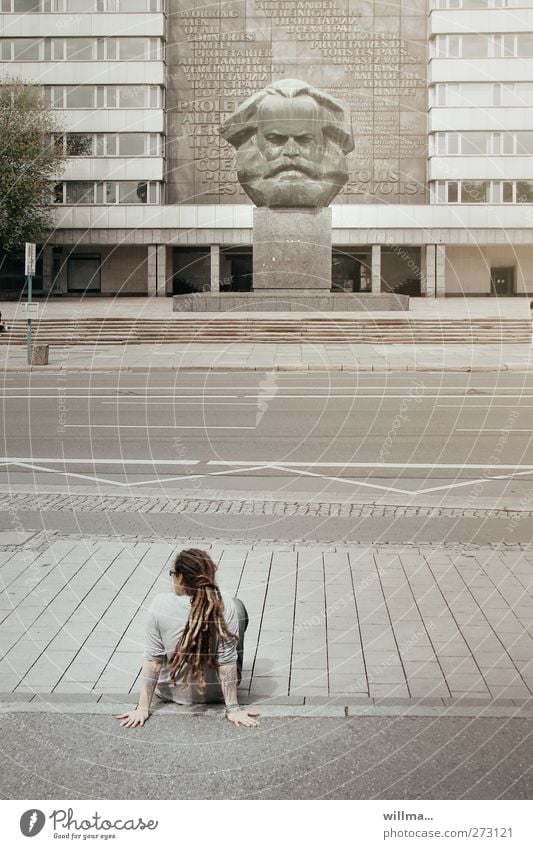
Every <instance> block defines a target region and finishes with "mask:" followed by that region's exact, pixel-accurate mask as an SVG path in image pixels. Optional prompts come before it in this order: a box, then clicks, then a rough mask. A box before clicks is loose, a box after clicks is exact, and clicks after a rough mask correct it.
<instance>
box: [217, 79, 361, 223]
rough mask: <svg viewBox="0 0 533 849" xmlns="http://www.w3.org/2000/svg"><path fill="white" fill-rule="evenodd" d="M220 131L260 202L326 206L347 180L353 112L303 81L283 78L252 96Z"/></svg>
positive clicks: (246, 185)
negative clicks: (350, 113) (235, 151)
mask: <svg viewBox="0 0 533 849" xmlns="http://www.w3.org/2000/svg"><path fill="white" fill-rule="evenodd" d="M220 134H221V135H222V137H223V138H225V139H226V141H229V142H230V143H231V144H232V145H233V146H234V147H235V148H236V149H237V154H236V165H237V176H238V179H239V183H240V184H241V186H242V187H243V189H244V191H245V192H246V194H247V195H248V197H249V198H251V199H252V200H253V202H254V203H255V204H256V205H257V206H267V207H270V208H272V209H276V208H287V209H298V208H300V209H301V208H310V209H313V208H316V207H322V206H328V205H329V204H330V203H331V201H332V200H333V198H334V197H335V196H336V195H337V194H338V193H339V191H340V190H341V189H342V187H343V186H344V184H345V183H346V181H347V179H348V168H347V165H346V154H348V153H350V152H351V151H352V150H353V147H354V143H353V135H352V128H351V121H350V117H349V112H348V110H347V108H346V107H345V106H344V105H343V104H342V103H340V102H339V101H338V100H335V99H334V98H333V97H330V95H329V94H326V93H325V92H323V91H319V90H318V89H316V88H314V87H313V86H311V85H309V84H308V83H304V82H302V81H301V80H279V81H278V82H275V83H272V85H269V86H266V88H264V89H263V90H262V91H260V92H258V93H257V94H254V95H252V97H249V98H248V99H247V100H245V101H244V103H242V104H241V106H240V107H239V108H238V109H237V110H236V111H235V112H234V113H233V115H231V116H230V117H229V118H228V119H227V121H226V122H225V123H224V124H223V125H222V127H221V128H220Z"/></svg>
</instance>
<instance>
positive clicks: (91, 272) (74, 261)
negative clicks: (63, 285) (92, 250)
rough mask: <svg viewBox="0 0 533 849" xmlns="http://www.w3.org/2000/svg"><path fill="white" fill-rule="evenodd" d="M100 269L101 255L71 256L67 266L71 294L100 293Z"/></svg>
mask: <svg viewBox="0 0 533 849" xmlns="http://www.w3.org/2000/svg"><path fill="white" fill-rule="evenodd" d="M100 268H101V261H100V255H99V254H93V255H91V256H89V255H86V256H81V255H79V256H70V257H69V259H68V265H67V280H68V290H69V292H99V291H100V288H101V287H100Z"/></svg>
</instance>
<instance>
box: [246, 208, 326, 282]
mask: <svg viewBox="0 0 533 849" xmlns="http://www.w3.org/2000/svg"><path fill="white" fill-rule="evenodd" d="M253 214H254V229H253V271H254V291H255V292H259V291H261V290H263V289H270V290H273V289H275V290H276V291H280V290H286V289H289V290H294V289H312V290H313V291H317V290H318V291H320V290H326V292H329V291H330V289H331V209H329V208H327V207H322V208H319V209H266V208H263V207H261V208H260V209H254V213H253Z"/></svg>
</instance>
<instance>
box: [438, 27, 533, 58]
mask: <svg viewBox="0 0 533 849" xmlns="http://www.w3.org/2000/svg"><path fill="white" fill-rule="evenodd" d="M434 56H435V57H436V58H438V59H487V58H489V59H493V58H500V57H502V56H515V57H520V56H523V57H527V56H533V33H531V32H520V33H504V34H501V33H490V34H487V35H485V34H481V33H469V34H468V35H438V36H437V37H436V39H435V44H434Z"/></svg>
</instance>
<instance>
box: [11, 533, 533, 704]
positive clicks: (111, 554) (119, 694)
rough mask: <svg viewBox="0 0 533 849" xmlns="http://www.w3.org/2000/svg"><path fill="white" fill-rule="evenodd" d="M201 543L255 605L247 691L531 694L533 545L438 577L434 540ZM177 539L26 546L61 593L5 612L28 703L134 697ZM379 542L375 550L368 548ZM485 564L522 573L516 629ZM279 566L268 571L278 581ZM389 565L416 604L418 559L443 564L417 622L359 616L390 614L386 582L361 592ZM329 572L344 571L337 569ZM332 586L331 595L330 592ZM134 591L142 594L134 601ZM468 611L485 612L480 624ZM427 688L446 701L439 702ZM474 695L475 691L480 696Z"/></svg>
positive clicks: (486, 552) (261, 694)
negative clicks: (102, 603)
mask: <svg viewBox="0 0 533 849" xmlns="http://www.w3.org/2000/svg"><path fill="white" fill-rule="evenodd" d="M28 542H31V540H28ZM193 542H194V543H196V544H200V545H201V546H202V547H204V548H207V549H209V550H211V551H212V552H213V555H214V556H215V557H216V558H217V559H218V560H219V564H220V565H219V575H220V580H221V583H222V584H224V580H225V579H226V578H227V580H231V581H232V582H233V585H234V586H235V587H237V586H238V594H239V596H240V597H241V598H242V599H243V600H244V602H245V603H246V604H247V606H248V608H249V612H250V631H249V633H248V638H247V640H246V656H245V672H246V675H245V679H244V681H243V684H245V685H246V689H243V690H242V694H243V697H244V698H246V699H247V700H252V701H253V699H260V700H262V701H264V700H272V699H274V700H276V701H279V702H282V703H283V704H287V703H288V701H290V700H293V699H296V700H297V701H298V703H301V700H302V699H305V700H307V699H315V700H318V701H317V704H318V703H319V701H320V699H328V700H329V699H334V700H336V701H338V700H340V701H341V702H343V703H344V704H349V703H350V700H353V699H356V700H357V699H368V698H376V699H378V698H379V699H392V700H393V701H394V702H395V703H397V704H401V702H399V700H400V699H411V700H413V703H418V702H419V701H420V700H421V699H422V700H424V704H426V705H427V707H430V706H432V707H438V706H439V704H440V702H439V701H438V700H440V699H451V698H454V699H455V700H456V701H457V700H459V701H461V703H463V704H464V701H463V699H464V698H467V697H470V698H474V699H478V701H480V702H481V703H483V704H485V701H486V700H488V701H489V702H490V701H493V700H495V699H502V698H505V699H507V700H508V701H510V700H517V702H518V703H519V705H523V704H524V702H525V700H531V699H532V698H533V667H532V666H531V644H532V641H531V637H530V635H529V632H528V627H530V622H531V612H533V598H532V588H531V586H530V584H529V583H528V585H527V586H528V587H529V588H527V589H526V587H525V586H524V585H523V583H520V576H523V575H524V574H525V575H527V574H528V570H529V569H530V567H531V564H530V563H529V561H526V560H525V559H524V555H525V552H520V551H516V550H510V551H509V552H506V551H502V550H500V551H498V552H497V558H496V559H495V552H494V550H493V549H492V548H491V547H490V546H486V547H485V548H484V547H479V548H478V549H477V550H476V555H475V559H472V558H471V557H455V556H453V553H454V549H450V552H449V554H448V555H447V554H445V553H441V554H440V555H439V556H440V557H441V558H447V559H446V560H445V565H446V569H444V570H443V571H442V577H440V574H441V573H440V572H439V570H438V569H436V568H435V565H436V562H437V561H438V558H437V561H436V555H435V552H434V550H433V549H432V548H431V547H430V546H424V545H420V546H417V547H416V553H410V554H408V555H407V554H405V553H403V554H402V556H400V557H399V556H398V551H401V549H398V547H396V546H395V547H392V546H391V547H390V549H389V548H388V547H387V546H385V545H384V546H379V547H375V549H372V548H369V547H368V546H366V547H363V546H358V545H351V546H350V545H342V544H338V545H336V546H335V550H332V547H331V546H330V545H326V544H324V545H323V546H320V545H317V544H313V545H312V546H309V547H306V546H305V545H303V544H301V543H300V544H298V545H293V546H291V545H290V544H284V546H283V551H281V550H280V549H278V548H277V547H276V544H275V543H265V542H262V541H261V540H257V541H256V545H255V547H254V546H251V545H250V546H248V545H239V546H236V545H235V543H234V542H231V541H228V542H227V543H225V542H224V541H223V540H217V543H216V546H215V545H213V544H212V543H210V542H209V541H205V540H204V541H201V540H200V541H198V540H195V541H192V540H191V541H185V545H190V544H192V543H193ZM88 546H89V547H88ZM157 546H159V547H157ZM171 548H172V547H171V546H169V545H168V543H161V542H158V543H155V542H153V541H151V540H150V539H144V538H138V539H136V540H135V541H132V540H130V539H128V538H124V539H122V540H121V539H117V538H116V537H114V538H109V539H106V538H105V537H102V536H99V537H88V538H83V539H81V538H80V537H79V536H75V535H72V536H69V535H63V536H60V537H59V538H58V537H54V536H52V537H51V538H50V539H49V541H48V542H44V543H43V545H42V547H41V549H40V550H36V549H31V548H30V547H28V548H24V544H22V545H21V546H20V550H21V551H22V550H24V551H25V553H26V554H27V555H28V556H29V560H28V564H29V566H30V567H31V566H32V564H35V563H37V562H38V561H40V562H47V563H48V564H49V568H48V567H47V570H46V572H44V571H43V576H44V577H43V582H45V581H48V582H49V587H50V592H49V593H48V594H47V595H46V602H45V603H44V605H43V606H41V607H38V608H36V609H35V611H34V613H35V615H34V616H33V615H32V616H30V617H28V616H27V612H28V610H32V609H33V608H27V607H24V606H23V604H24V601H25V599H27V598H28V597H29V598H30V600H31V598H32V596H34V595H35V597H36V599H37V596H38V587H33V588H28V590H27V595H26V596H25V598H22V597H20V598H19V599H18V602H17V601H14V602H13V609H12V611H11V612H10V614H9V616H8V617H7V618H6V619H5V620H4V622H0V691H3V692H5V693H6V694H8V695H13V697H14V698H15V699H17V700H18V699H21V700H22V702H21V703H22V704H25V703H26V701H27V698H28V695H29V696H34V695H35V696H36V698H37V699H38V700H39V701H44V702H47V701H48V702H49V703H54V704H55V703H56V702H57V703H65V702H66V703H70V702H71V701H72V702H73V703H75V702H76V699H79V698H83V697H84V696H87V697H88V698H89V697H90V698H91V699H95V698H96V697H98V698H100V697H105V698H106V699H108V700H112V701H115V702H116V701H121V700H124V701H126V702H129V703H132V702H134V701H135V699H136V695H135V694H136V688H137V686H138V684H137V677H138V672H139V669H140V666H141V663H142V650H141V647H142V645H143V633H144V620H145V617H146V614H147V610H148V606H149V603H150V600H151V598H152V596H153V595H154V594H155V593H156V592H160V591H161V590H162V589H164V588H165V587H166V588H167V589H168V590H169V591H170V587H169V586H167V585H168V579H167V577H166V574H165V572H166V560H167V557H168V554H169V552H170V551H171ZM88 551H92V552H93V553H96V554H97V555H98V558H99V564H100V569H98V570H95V568H94V560H93V561H91V558H90V556H88ZM369 552H370V553H371V554H374V555H376V556H368V555H369ZM7 553H8V547H7V546H4V548H3V549H2V547H1V546H0V555H1V554H6V555H7ZM159 555H161V558H160V560H159ZM406 558H408V560H407V559H406ZM2 563H3V565H2ZM9 563H10V559H9V558H7V557H6V558H4V559H3V558H1V557H0V580H2V578H3V575H4V570H6V569H8V567H9ZM235 564H237V571H236V570H235ZM490 564H492V565H491V566H490V568H489V565H490ZM525 564H526V567H527V568H525ZM71 565H72V566H73V567H74V568H73V569H72V570H71V569H70V568H69V567H70V566H71ZM310 565H312V566H313V569H314V570H315V574H316V575H317V576H318V577H319V580H315V581H309V587H308V588H307V589H306V588H305V584H304V583H302V584H300V585H299V584H298V582H297V580H296V576H297V573H298V570H300V572H301V573H302V574H305V572H306V569H307V568H308V567H309V566H310ZM473 566H474V572H476V571H477V572H478V573H479V575H480V576H482V577H483V581H484V585H485V586H486V588H487V589H488V590H489V591H490V592H496V591H497V590H498V589H499V590H501V589H502V581H503V580H504V579H505V580H506V581H507V582H509V581H511V582H518V583H520V587H521V596H520V597H521V606H522V608H523V612H524V622H523V624H522V622H520V621H519V620H516V622H514V623H513V626H514V627H513V632H512V633H508V632H507V631H506V630H505V622H506V619H507V614H511V613H512V609H513V604H514V599H515V595H514V594H513V593H508V595H507V600H506V599H505V598H504V599H503V603H504V604H506V605H507V608H502V615H501V616H497V617H491V616H489V615H487V610H486V609H485V607H484V602H483V598H480V599H476V597H475V594H474V593H472V592H471V589H472V587H471V584H470V581H471V576H472V571H473ZM269 570H272V571H271V581H270V583H269V582H268V580H266V579H267V578H268V574H269ZM276 570H281V571H280V572H279V574H283V592H281V593H280V583H279V581H278V580H274V581H272V575H274V574H275V573H276ZM346 570H348V571H350V572H352V571H353V574H354V578H355V576H356V579H354V583H353V585H352V583H351V581H350V583H349V590H348V589H347V587H348V584H347V585H346V587H345V586H344V584H342V594H343V597H345V596H346V593H347V592H349V597H348V603H347V604H346V605H342V606H338V607H337V608H336V607H335V605H334V603H332V600H334V599H335V591H336V588H337V590H338V587H339V586H340V584H337V583H336V582H341V583H342V581H343V580H344V577H343V576H344V575H345V574H347V571H346ZM389 570H390V574H392V573H393V572H394V575H395V579H394V599H395V601H400V602H402V603H403V602H405V603H410V599H411V598H412V595H411V593H412V589H413V581H412V574H413V571H414V572H417V571H418V570H420V574H424V575H426V574H427V575H432V578H431V580H432V581H433V584H432V587H431V588H432V589H434V590H435V591H436V592H435V601H434V602H432V604H431V605H430V606H429V607H427V608H421V610H420V613H419V614H418V616H419V619H418V620H417V621H413V622H410V623H406V622H398V623H396V624H395V622H394V619H393V620H392V625H391V623H390V620H389V619H388V618H387V621H386V622H373V623H371V624H368V623H365V622H364V621H360V620H359V618H358V617H360V616H361V617H363V618H364V616H365V615H368V613H369V612H370V613H371V609H372V603H375V604H376V606H377V607H378V609H379V610H381V611H383V610H385V611H386V612H389V611H388V606H389V604H391V603H392V598H393V596H389V595H388V593H387V591H386V588H385V594H384V595H383V594H376V595H374V596H371V595H370V596H369V595H368V594H367V595H366V599H367V606H366V608H365V609H364V610H361V606H360V603H359V602H360V599H359V598H358V594H361V595H362V597H365V590H364V588H365V587H368V586H370V587H374V586H379V582H377V583H376V578H377V577H378V573H381V577H382V578H383V573H384V572H385V573H388V572H389ZM125 576H129V581H125V580H124V578H125ZM327 576H333V578H334V580H331V581H329V580H325V578H327ZM76 580H78V581H79V587H80V593H82V595H81V596H80V598H81V606H78V607H76V606H75V607H74V608H73V607H72V606H69V605H68V604H63V603H60V602H61V598H62V596H64V597H65V598H66V597H67V595H66V594H67V592H75V591H76V590H75V587H76V584H75V581H76ZM522 580H523V579H522ZM261 581H263V582H262V583H261ZM67 584H68V586H67ZM451 584H453V586H454V587H457V588H458V590H460V592H461V594H463V593H465V594H470V601H469V610H470V611H471V613H470V617H469V618H468V617H467V619H466V621H465V623H464V624H460V623H459V624H458V623H456V622H455V620H454V618H453V616H451V613H450V607H449V603H450V596H449V594H448V593H447V588H448V589H449V587H450V586H451ZM508 585H509V586H511V584H508ZM302 586H303V587H304V589H303V590H302ZM311 586H312V590H311V589H310V587H311ZM358 587H360V589H358ZM354 588H355V589H354ZM5 591H6V590H4V592H5ZM425 591H427V590H425ZM328 592H332V593H333V595H332V596H330V597H328ZM101 594H103V596H105V600H106V606H107V605H109V604H110V605H111V608H110V610H111V611H112V612H113V616H112V617H111V618H110V619H109V621H108V623H107V624H106V621H105V619H104V620H103V621H99V618H98V617H99V611H100V609H101V608H99V607H98V606H96V607H95V606H94V604H95V600H96V599H97V598H98V597H99V595H101ZM310 594H312V596H313V603H312V604H310V605H309V610H308V611H306V612H305V613H302V618H301V620H300V625H301V622H308V625H306V628H305V629H304V628H302V627H300V629H298V625H299V621H298V619H296V620H294V618H293V617H292V616H287V615H286V611H287V610H291V609H292V610H296V609H299V601H303V602H304V603H303V604H302V605H300V607H301V609H302V610H303V608H305V607H307V605H306V603H305V599H306V598H309V597H310ZM1 595H2V594H1V593H0V598H1ZM133 596H135V597H136V598H137V600H136V601H135V603H134V606H133V608H132V597H133ZM315 596H316V599H315ZM447 598H448V600H447ZM373 600H374V601H373ZM86 608H87V609H86ZM318 610H319V611H321V614H322V615H319V614H318V613H317V612H316V611H318ZM325 610H327V616H326V617H324V616H323V614H324V611H325ZM348 610H349V611H350V613H349V614H348V613H347V611H348ZM121 611H124V613H121ZM528 612H529V614H530V615H529V618H528V616H527V614H528ZM84 614H91V615H90V616H88V619H87V621H82V620H81V619H80V616H83V615H84ZM116 616H119V618H120V617H122V616H124V617H125V618H124V620H123V624H120V625H117V622H116ZM314 617H317V618H318V622H316V621H315V618H314ZM439 618H440V619H445V620H446V622H447V624H446V628H445V629H442V628H436V627H433V626H434V623H435V621H438V619H439ZM470 619H472V620H474V621H475V622H480V623H482V624H476V625H471V624H469V621H470ZM14 624H16V626H17V628H16V629H15V630H13V628H14ZM80 628H81V630H79V629H80ZM126 630H127V641H124V639H123V637H124V634H125V633H126ZM415 632H416V633H417V634H419V635H421V637H423V638H424V639H425V640H426V641H427V643H425V644H420V645H418V644H414V645H409V643H406V648H405V653H404V652H403V651H402V644H403V642H404V641H405V640H408V639H409V635H410V634H412V633H415ZM73 633H74V634H75V636H76V640H74V642H73V640H72V634H73ZM437 637H438V639H437ZM463 638H466V640H465V639H463ZM398 646H400V648H399V650H398ZM48 696H50V698H48ZM427 699H436V700H437V701H436V702H433V703H431V702H430V703H427ZM456 701H454V702H453V703H449V704H456ZM4 703H5V704H6V705H7V704H16V703H17V702H8V700H7V697H6V699H5V700H4ZM355 704H356V705H357V704H358V702H357V701H356V702H355ZM446 704H448V703H446ZM528 704H531V701H529V702H528ZM385 706H389V702H386V703H385ZM474 706H475V703H471V704H470V707H472V708H473V707H474ZM382 707H384V705H382Z"/></svg>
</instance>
